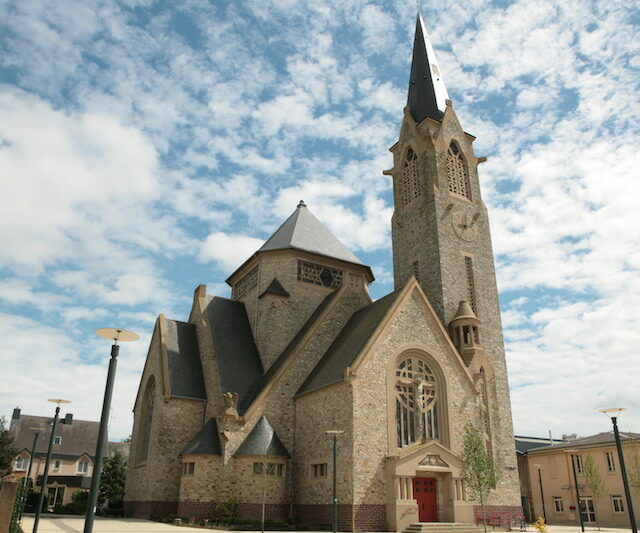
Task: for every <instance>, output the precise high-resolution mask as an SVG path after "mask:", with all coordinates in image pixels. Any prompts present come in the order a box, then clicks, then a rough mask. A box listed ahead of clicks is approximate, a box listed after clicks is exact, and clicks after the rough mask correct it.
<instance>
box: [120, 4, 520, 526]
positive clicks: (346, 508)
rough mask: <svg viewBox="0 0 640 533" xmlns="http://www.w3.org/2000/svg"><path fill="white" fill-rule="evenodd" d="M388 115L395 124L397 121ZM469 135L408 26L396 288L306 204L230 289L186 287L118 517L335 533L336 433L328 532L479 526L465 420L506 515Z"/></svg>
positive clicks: (492, 320)
mask: <svg viewBox="0 0 640 533" xmlns="http://www.w3.org/2000/svg"><path fill="white" fill-rule="evenodd" d="M398 111H400V110H398ZM473 141H474V137H473V136H472V135H471V134H469V133H466V132H465V131H464V130H463V128H462V126H461V125H460V123H459V121H458V118H457V116H456V113H455V111H454V110H453V107H452V105H451V102H450V101H449V99H448V95H447V90H446V87H445V85H444V82H443V80H442V78H441V75H440V71H439V68H438V64H437V62H436V58H435V55H434V52H433V49H432V46H431V43H430V40H429V37H428V35H427V33H426V30H425V28H424V23H423V21H422V18H421V17H420V16H418V20H417V23H416V35H415V43H414V50H413V61H412V66H411V76H410V83H409V94H408V102H407V106H406V107H405V109H404V117H403V120H402V126H401V129H400V136H399V140H398V142H397V143H396V144H394V145H393V146H392V147H391V152H392V153H393V160H394V165H393V168H391V169H390V170H387V171H385V172H384V174H386V175H387V176H389V177H390V179H391V181H392V184H393V193H394V202H395V211H394V214H393V218H392V221H391V224H392V238H393V264H394V277H395V290H394V291H393V292H392V293H390V294H388V295H387V296H385V297H383V298H380V299H379V300H376V301H372V300H371V298H370V296H369V292H368V286H369V284H370V283H371V282H373V280H374V277H373V273H372V271H371V269H370V267H368V266H367V265H365V264H363V263H362V262H361V261H360V260H359V259H358V258H357V257H356V256H355V255H354V254H353V253H351V252H350V251H349V250H348V249H347V248H345V246H344V245H342V244H341V243H340V242H339V240H338V239H337V238H336V237H335V236H334V235H332V234H331V233H330V232H329V231H328V230H327V229H326V228H325V227H324V226H323V225H322V224H321V223H320V222H319V221H318V220H317V219H316V218H315V216H314V215H313V214H312V213H311V211H310V210H309V209H308V208H307V206H306V205H305V204H304V203H303V202H300V204H299V205H298V207H297V209H296V210H295V211H294V213H293V214H292V215H291V216H290V217H289V218H288V219H287V220H286V221H285V222H284V223H283V224H282V226H281V227H280V228H279V229H278V230H277V231H276V232H275V233H274V234H273V235H272V236H271V237H270V238H269V239H268V240H267V241H266V242H265V244H264V245H263V246H262V247H261V248H260V249H258V250H256V252H255V253H254V254H253V255H252V256H251V257H250V258H249V259H248V260H247V261H246V262H245V263H244V264H242V265H241V266H240V267H239V268H238V269H237V270H236V271H235V272H233V273H232V274H231V275H230V276H229V278H228V279H227V283H228V284H229V285H230V286H231V287H232V298H230V299H229V298H222V297H218V296H211V295H209V294H207V290H206V287H205V286H204V285H200V286H199V287H197V288H196V290H195V293H194V296H193V306H192V308H191V312H190V314H189V317H188V319H187V321H184V322H182V321H178V320H173V319H170V318H167V317H165V316H163V315H160V316H159V317H158V319H157V321H156V325H155V330H154V333H153V337H152V340H151V345H150V347H149V353H148V356H147V360H146V363H145V367H144V371H143V374H142V377H141V381H140V388H139V392H138V396H137V398H136V402H135V406H134V427H133V441H132V447H131V457H130V461H129V471H128V477H127V488H126V498H125V505H126V513H127V514H128V515H129V516H138V517H152V518H160V517H162V516H165V515H167V514H171V513H178V514H181V515H187V516H189V517H203V518H204V517H211V516H214V515H215V514H216V507H217V506H218V505H219V504H225V503H228V502H230V501H236V502H237V515H238V516H239V517H252V518H259V517H260V513H261V508H262V502H263V498H264V501H266V512H267V517H269V518H273V519H285V518H293V519H295V520H297V521H299V522H301V523H309V524H330V523H331V516H332V515H331V513H332V437H331V436H330V435H328V434H327V433H326V432H327V431H328V430H339V431H342V432H343V433H341V434H340V435H338V461H337V466H338V475H337V487H338V502H339V513H338V515H339V528H340V529H341V530H342V531H357V530H367V531H376V530H383V531H384V530H386V531H396V530H397V531H402V530H404V529H405V528H406V527H407V526H409V525H410V524H413V523H417V522H473V521H474V512H475V509H476V504H475V503H474V502H471V501H468V500H467V499H466V494H465V487H464V485H463V483H462V481H461V479H460V471H461V459H460V457H461V454H462V436H463V428H464V425H465V424H466V423H468V422H471V423H472V424H474V425H476V426H477V427H478V428H479V429H480V431H481V432H482V434H483V435H484V439H485V442H486V446H487V449H488V451H489V452H490V454H491V456H492V457H493V460H494V462H495V465H496V469H497V472H498V474H499V482H498V484H497V486H496V489H495V490H494V491H492V493H491V496H490V501H489V502H488V503H489V506H490V508H491V509H493V510H494V511H496V512H507V513H508V512H511V511H512V512H518V511H519V485H518V474H517V469H516V454H515V450H514V437H513V429H512V422H511V407H510V400H509V389H508V383H507V370H506V365H505V355H504V346H503V338H502V326H501V322H500V310H499V306H498V293H497V289H496V280H495V271H494V262H493V253H492V250H491V238H490V232H489V220H488V217H487V209H486V207H485V205H484V203H483V202H482V198H481V194H480V185H479V181H478V173H477V166H478V164H479V163H481V162H482V161H484V158H482V157H477V156H476V155H475V154H474V151H473Z"/></svg>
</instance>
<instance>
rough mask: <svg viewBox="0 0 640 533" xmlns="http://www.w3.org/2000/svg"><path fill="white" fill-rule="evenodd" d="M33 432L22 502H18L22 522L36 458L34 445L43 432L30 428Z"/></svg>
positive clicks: (39, 429)
mask: <svg viewBox="0 0 640 533" xmlns="http://www.w3.org/2000/svg"><path fill="white" fill-rule="evenodd" d="M31 429H33V430H35V431H36V432H35V434H34V435H33V446H31V457H29V466H28V467H27V476H26V477H25V478H24V487H23V491H22V501H21V502H20V521H22V515H23V514H24V506H25V505H26V503H27V492H28V490H29V483H30V482H31V467H32V466H33V460H34V459H35V458H36V443H37V442H38V436H39V435H40V431H44V430H43V429H41V428H31Z"/></svg>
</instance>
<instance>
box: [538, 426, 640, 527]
mask: <svg viewBox="0 0 640 533" xmlns="http://www.w3.org/2000/svg"><path fill="white" fill-rule="evenodd" d="M620 438H621V441H622V449H623V453H624V459H625V463H626V467H627V472H628V474H629V477H630V480H631V482H632V484H634V485H635V487H632V489H631V493H632V499H633V508H634V510H635V511H636V513H637V511H638V510H639V509H640V434H638V433H629V432H620ZM572 456H573V461H574V463H575V467H576V477H577V479H578V489H579V492H580V500H581V503H580V509H581V511H582V518H583V520H584V522H585V524H595V523H596V521H597V522H599V523H600V524H601V525H607V526H628V525H629V514H628V509H627V502H626V499H625V494H624V488H623V484H622V476H621V474H620V464H619V460H618V452H617V449H616V444H615V440H614V436H613V432H606V433H598V434H597V435H591V436H590V437H584V438H580V439H575V440H571V441H569V442H565V443H561V444H554V445H553V446H545V447H542V448H536V449H534V450H529V451H528V452H527V463H528V470H529V485H530V488H531V494H532V497H533V509H534V512H535V516H536V517H538V516H542V515H543V508H542V497H541V492H542V493H543V494H544V511H545V512H546V515H547V522H548V523H550V524H579V523H580V522H579V521H580V518H579V516H578V514H577V509H578V504H577V498H576V491H575V483H574V480H573V469H572V464H571V461H572ZM589 456H591V457H592V458H593V460H594V462H595V464H596V466H597V468H598V471H599V473H600V476H601V477H602V479H603V480H604V483H605V487H606V489H605V495H604V496H602V497H600V498H594V496H593V494H592V492H591V490H590V489H589V487H588V486H587V483H586V480H585V474H584V469H585V463H586V461H587V458H588V457H589ZM538 472H539V473H538ZM540 479H541V480H542V491H541V490H540V481H539V480H540Z"/></svg>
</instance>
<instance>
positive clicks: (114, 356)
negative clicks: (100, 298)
mask: <svg viewBox="0 0 640 533" xmlns="http://www.w3.org/2000/svg"><path fill="white" fill-rule="evenodd" d="M96 334H97V335H98V336H100V337H102V338H103V339H109V340H113V344H112V345H111V359H110V360H109V370H108V372H107V385H106V387H105V390H104V400H103V402H102V416H101V417H100V430H99V432H98V443H97V444H96V455H95V459H94V462H93V476H91V492H90V493H89V501H88V502H87V515H86V518H85V521H84V533H91V532H92V531H93V519H94V517H95V513H96V504H97V503H98V492H99V491H100V475H101V474H102V459H103V456H104V445H105V442H106V440H107V427H108V425H109V411H110V410H111V396H112V394H113V382H114V380H115V377H116V365H117V363H118V352H119V351H120V346H118V341H124V342H128V341H136V340H138V338H139V337H138V335H137V334H135V333H133V332H131V331H126V330H124V329H113V328H102V329H98V330H96Z"/></svg>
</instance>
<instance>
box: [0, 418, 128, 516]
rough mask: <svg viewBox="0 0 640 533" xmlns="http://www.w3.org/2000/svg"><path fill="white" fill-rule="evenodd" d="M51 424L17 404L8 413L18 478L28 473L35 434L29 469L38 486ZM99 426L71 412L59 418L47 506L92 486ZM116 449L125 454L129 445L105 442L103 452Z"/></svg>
mask: <svg viewBox="0 0 640 533" xmlns="http://www.w3.org/2000/svg"><path fill="white" fill-rule="evenodd" d="M52 424H53V418H51V417H46V416H33V415H24V414H22V412H21V410H20V408H18V407H16V408H15V409H14V410H13V415H12V416H11V423H10V425H9V431H10V432H11V433H12V435H13V437H14V444H13V446H14V447H15V448H16V449H17V450H18V455H16V458H15V460H14V463H13V471H14V474H16V475H18V476H20V477H24V476H26V475H27V473H28V472H29V463H30V461H31V452H32V451H33V442H34V437H35V434H36V433H38V439H37V441H36V449H35V454H34V458H33V464H32V466H31V472H30V477H31V480H32V481H33V482H34V483H36V482H37V484H38V486H41V485H42V480H43V478H44V468H45V463H46V460H47V448H48V446H49V439H50V437H51V426H52ZM99 428H100V423H99V422H93V421H91V420H77V419H75V418H74V417H73V414H72V413H67V414H66V415H65V416H64V417H62V418H60V419H59V420H58V424H57V425H56V432H55V434H54V440H53V449H52V455H51V462H50V464H49V477H48V479H47V492H48V493H49V507H50V508H53V507H54V505H64V504H67V503H69V502H71V496H72V495H73V493H74V492H75V491H77V490H89V488H90V487H91V477H92V476H93V463H94V459H95V451H96V443H97V441H98V431H99ZM116 450H117V451H119V452H120V453H122V454H123V455H124V456H125V457H127V456H128V454H129V451H128V450H129V445H128V443H123V442H109V443H107V453H106V455H108V456H110V455H112V454H113V453H114V452H115V451H116Z"/></svg>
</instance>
